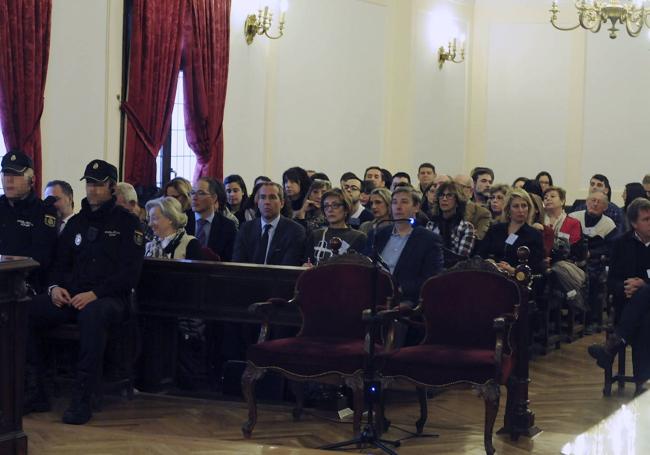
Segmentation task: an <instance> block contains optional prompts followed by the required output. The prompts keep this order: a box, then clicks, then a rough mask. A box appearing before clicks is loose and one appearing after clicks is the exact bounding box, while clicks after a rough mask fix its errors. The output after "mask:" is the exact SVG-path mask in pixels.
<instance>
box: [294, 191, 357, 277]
mask: <svg viewBox="0 0 650 455" xmlns="http://www.w3.org/2000/svg"><path fill="white" fill-rule="evenodd" d="M321 209H322V210H323V213H324V214H325V219H326V220H327V226H325V227H322V228H319V229H316V230H315V231H312V232H311V233H309V235H308V237H307V242H306V249H305V258H306V259H305V262H306V264H305V265H307V266H309V265H318V264H319V263H320V262H321V261H322V260H324V259H327V258H329V257H331V256H332V254H333V251H332V249H331V248H330V245H329V242H330V240H332V238H334V237H338V238H340V239H341V241H342V245H341V248H340V249H339V253H340V254H345V253H347V252H348V251H349V250H354V251H357V252H361V251H363V250H364V248H365V245H366V234H364V233H363V232H361V231H358V230H356V229H352V228H351V227H350V226H348V224H347V219H348V217H349V216H350V212H351V211H352V202H351V201H350V198H349V196H348V194H347V193H346V192H345V191H343V190H341V189H340V188H332V189H331V190H329V191H327V192H326V193H325V194H323V198H322V203H321Z"/></svg>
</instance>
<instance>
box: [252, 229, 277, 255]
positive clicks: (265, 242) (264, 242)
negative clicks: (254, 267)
mask: <svg viewBox="0 0 650 455" xmlns="http://www.w3.org/2000/svg"><path fill="white" fill-rule="evenodd" d="M272 227H273V225H272V224H265V225H264V233H263V234H262V238H261V240H260V245H259V248H258V249H257V251H258V252H259V255H258V256H257V257H256V258H255V263H257V264H266V255H267V249H268V247H269V231H270V230H271V228H272Z"/></svg>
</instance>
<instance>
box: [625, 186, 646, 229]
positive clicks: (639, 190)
mask: <svg viewBox="0 0 650 455" xmlns="http://www.w3.org/2000/svg"><path fill="white" fill-rule="evenodd" d="M621 196H622V199H623V214H624V215H627V208H628V207H629V205H630V204H631V203H632V201H633V200H635V199H636V198H639V197H640V198H643V199H648V197H647V196H646V194H645V188H643V185H641V184H640V183H638V182H632V183H628V184H626V185H625V188H624V189H623V194H622V195H621ZM625 221H626V222H625V231H628V230H629V229H630V225H629V223H628V222H627V218H626V219H625Z"/></svg>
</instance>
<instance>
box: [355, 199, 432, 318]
mask: <svg viewBox="0 0 650 455" xmlns="http://www.w3.org/2000/svg"><path fill="white" fill-rule="evenodd" d="M420 203H421V199H420V195H419V193H417V192H416V191H414V190H413V189H412V188H411V187H405V186H401V187H397V189H395V191H394V192H393V196H392V199H391V207H392V214H393V218H395V219H415V214H416V213H417V211H418V210H419V207H420ZM373 242H374V248H376V250H377V252H378V253H379V255H380V257H381V259H382V260H383V262H384V263H385V267H386V268H387V269H388V270H389V271H390V273H391V274H392V275H393V277H394V278H395V281H397V284H398V285H399V288H400V304H402V305H408V306H415V304H416V302H417V301H418V297H419V294H420V288H421V287H422V284H423V283H424V282H425V281H426V280H427V278H429V277H431V276H433V275H436V274H437V273H439V272H440V271H442V265H443V257H442V242H441V239H440V236H439V235H437V234H434V233H433V232H431V231H429V230H427V229H426V228H423V227H421V226H415V227H413V226H412V223H410V222H409V221H398V222H396V223H395V224H394V225H392V226H391V225H389V226H385V227H382V228H380V229H379V230H377V231H376V232H371V233H370V235H369V237H368V244H367V251H366V252H367V253H368V254H372V249H373Z"/></svg>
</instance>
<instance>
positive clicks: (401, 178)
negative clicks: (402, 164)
mask: <svg viewBox="0 0 650 455" xmlns="http://www.w3.org/2000/svg"><path fill="white" fill-rule="evenodd" d="M398 183H406V184H408V185H409V186H411V176H410V175H408V174H407V173H406V172H396V173H395V174H393V180H392V181H391V183H390V190H391V191H395V186H396V185H397V184H398Z"/></svg>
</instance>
